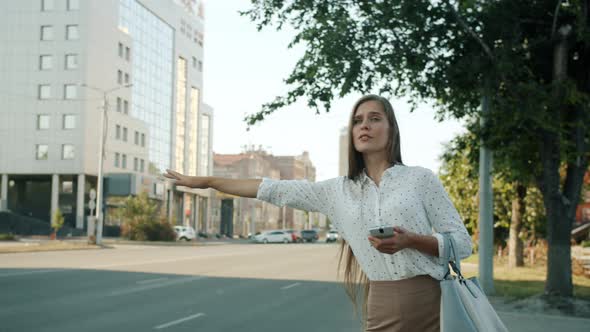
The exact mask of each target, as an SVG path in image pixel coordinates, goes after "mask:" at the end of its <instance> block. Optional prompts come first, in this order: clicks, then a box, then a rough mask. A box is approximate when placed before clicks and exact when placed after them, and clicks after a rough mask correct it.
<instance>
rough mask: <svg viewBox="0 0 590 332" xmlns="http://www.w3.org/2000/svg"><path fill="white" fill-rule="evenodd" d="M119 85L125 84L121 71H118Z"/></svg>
mask: <svg viewBox="0 0 590 332" xmlns="http://www.w3.org/2000/svg"><path fill="white" fill-rule="evenodd" d="M117 83H119V84H123V72H122V71H120V70H117Z"/></svg>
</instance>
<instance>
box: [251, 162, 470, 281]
mask: <svg viewBox="0 0 590 332" xmlns="http://www.w3.org/2000/svg"><path fill="white" fill-rule="evenodd" d="M257 199H259V200H263V201H266V202H269V203H271V204H274V205H277V206H284V205H286V206H289V207H292V208H296V209H301V210H305V211H314V212H316V211H317V212H320V213H323V214H325V215H326V216H327V217H328V218H330V221H331V222H332V225H333V226H334V228H335V229H336V230H337V231H338V232H339V233H340V234H341V236H342V238H343V239H344V240H346V241H347V242H348V244H349V245H350V247H351V248H352V251H353V252H354V255H355V257H356V259H357V261H358V263H359V264H360V266H361V268H362V270H363V271H364V272H365V274H366V275H367V277H368V278H369V280H401V279H407V278H411V277H414V276H418V275H430V276H432V277H433V278H435V279H438V280H440V279H442V278H443V275H444V271H445V269H444V265H445V262H443V260H442V259H441V258H439V257H433V256H431V255H428V254H425V253H422V252H420V251H418V250H415V249H409V248H406V249H403V250H401V251H399V252H397V253H395V254H393V255H390V254H384V253H381V252H379V251H377V250H376V249H375V248H374V247H373V246H371V244H370V242H369V240H368V239H367V237H368V236H369V229H370V228H372V227H375V226H399V227H402V228H404V229H406V230H408V231H410V232H413V233H416V234H421V235H432V236H434V237H436V238H437V240H438V252H439V253H444V252H445V249H446V248H445V247H444V242H443V237H442V235H441V233H450V234H451V236H452V237H453V239H454V240H455V243H456V246H457V248H455V250H456V253H457V256H459V257H460V258H461V259H463V258H466V257H468V256H469V255H471V251H472V243H471V237H470V236H469V233H467V229H465V225H464V224H463V222H462V220H461V217H460V216H459V213H458V212H457V209H455V207H454V205H453V203H452V202H451V200H450V199H449V196H448V194H447V192H446V191H445V189H444V188H443V186H442V183H441V182H440V180H439V179H438V177H437V176H436V175H435V174H434V173H433V172H432V171H431V170H429V169H426V168H423V167H419V166H405V165H401V164H397V165H395V166H392V167H390V168H388V169H386V170H385V172H384V173H383V176H382V178H381V182H380V185H379V186H377V185H376V184H375V183H374V182H373V180H372V179H371V178H370V177H368V176H367V175H366V174H365V173H364V172H363V173H362V174H361V176H360V178H359V180H357V181H353V180H350V179H348V178H347V177H345V176H341V177H337V178H333V179H329V180H325V181H320V182H309V181H307V180H274V179H270V178H264V179H263V181H262V182H261V184H260V186H259V188H258V194H257Z"/></svg>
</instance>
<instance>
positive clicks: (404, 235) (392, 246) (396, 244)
mask: <svg viewBox="0 0 590 332" xmlns="http://www.w3.org/2000/svg"><path fill="white" fill-rule="evenodd" d="M393 230H394V232H393V234H394V235H393V236H392V237H388V238H384V239H380V238H376V237H373V236H369V242H371V245H372V246H373V247H374V248H375V249H377V250H378V251H380V252H382V253H384V254H390V255H393V254H395V253H396V252H398V251H400V250H402V249H405V248H410V247H411V246H412V241H413V239H414V233H412V232H409V231H407V230H405V229H403V228H401V227H394V228H393Z"/></svg>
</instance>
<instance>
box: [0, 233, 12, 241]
mask: <svg viewBox="0 0 590 332" xmlns="http://www.w3.org/2000/svg"><path fill="white" fill-rule="evenodd" d="M0 241H14V235H12V234H0Z"/></svg>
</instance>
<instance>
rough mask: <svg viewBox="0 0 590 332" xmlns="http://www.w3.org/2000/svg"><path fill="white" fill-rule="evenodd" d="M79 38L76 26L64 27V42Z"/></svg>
mask: <svg viewBox="0 0 590 332" xmlns="http://www.w3.org/2000/svg"><path fill="white" fill-rule="evenodd" d="M79 37H80V36H79V34H78V26H77V25H66V40H76V39H78V38H79Z"/></svg>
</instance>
